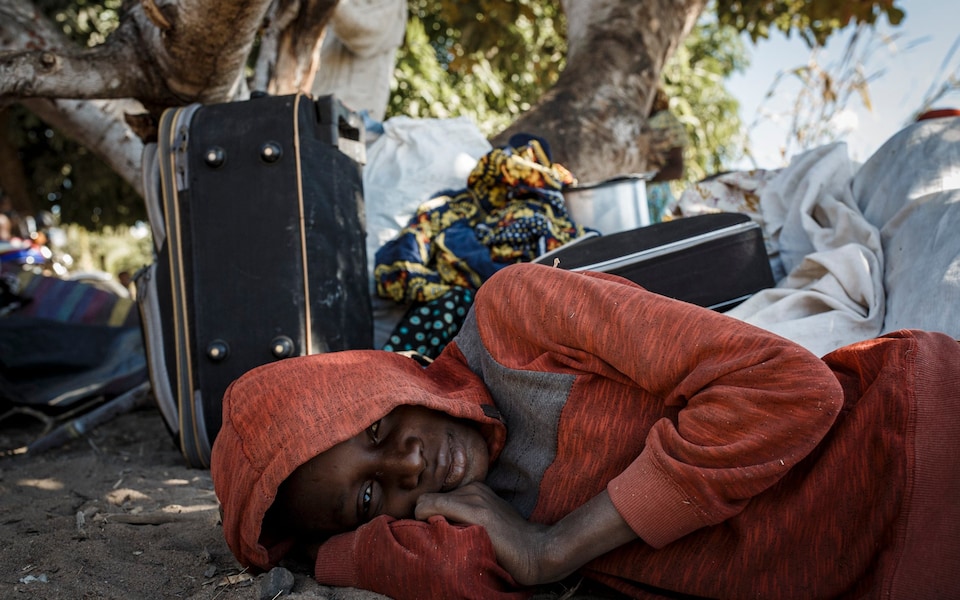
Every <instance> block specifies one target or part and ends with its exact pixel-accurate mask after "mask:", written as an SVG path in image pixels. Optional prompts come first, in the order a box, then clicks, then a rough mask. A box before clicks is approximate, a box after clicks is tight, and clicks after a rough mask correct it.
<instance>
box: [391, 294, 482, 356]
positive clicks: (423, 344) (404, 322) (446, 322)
mask: <svg viewBox="0 0 960 600" xmlns="http://www.w3.org/2000/svg"><path fill="white" fill-rule="evenodd" d="M472 304H473V290H470V289H467V288H462V287H453V288H451V289H450V290H449V291H448V292H447V293H445V294H443V295H442V296H441V297H439V298H437V299H436V300H431V301H429V302H421V303H416V304H414V305H412V306H411V307H410V309H409V310H408V311H407V313H406V314H405V315H404V316H403V318H402V319H401V320H400V322H399V323H397V326H396V327H394V329H393V332H392V333H391V334H390V338H389V339H388V340H387V343H386V344H384V346H383V349H384V350H389V351H391V352H411V351H412V352H416V353H417V354H421V355H423V356H426V357H428V358H436V357H437V356H438V355H439V354H440V351H441V350H443V348H444V347H445V346H446V345H447V343H448V342H449V341H450V340H452V339H453V336H455V335H456V334H457V331H459V330H460V326H461V325H463V320H464V319H465V318H466V317H467V311H469V310H470V306H471V305H472Z"/></svg>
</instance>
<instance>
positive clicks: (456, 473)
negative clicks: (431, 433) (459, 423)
mask: <svg viewBox="0 0 960 600" xmlns="http://www.w3.org/2000/svg"><path fill="white" fill-rule="evenodd" d="M449 442H450V443H449V446H448V448H447V449H448V458H449V459H450V462H449V464H448V465H447V473H446V475H445V476H444V478H443V484H442V485H441V486H440V491H441V492H449V491H450V490H454V489H456V488H458V487H460V483H461V482H462V481H463V476H464V474H465V473H466V471H467V456H466V453H465V452H464V450H463V446H461V445H460V444H458V443H456V442H455V440H453V439H452V438H450V439H449Z"/></svg>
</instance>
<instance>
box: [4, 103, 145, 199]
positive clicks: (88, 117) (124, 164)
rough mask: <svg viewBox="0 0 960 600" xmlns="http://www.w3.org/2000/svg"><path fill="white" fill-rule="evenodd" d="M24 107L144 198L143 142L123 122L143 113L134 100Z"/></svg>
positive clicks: (43, 104)
mask: <svg viewBox="0 0 960 600" xmlns="http://www.w3.org/2000/svg"><path fill="white" fill-rule="evenodd" d="M23 105H24V106H25V107H27V109H29V110H30V111H31V112H33V113H34V114H36V115H37V116H38V117H40V118H41V119H43V121H44V122H45V123H47V124H48V125H50V126H51V127H53V128H55V129H57V130H58V131H60V132H61V133H63V134H64V135H66V136H67V137H69V138H71V139H73V140H75V141H77V142H78V143H80V144H82V145H83V146H85V147H86V148H87V149H88V150H90V151H91V152H92V153H93V154H95V155H96V156H97V157H99V158H100V159H101V160H102V161H103V162H105V163H106V164H107V166H109V167H110V168H111V169H113V170H114V171H116V172H117V173H118V174H119V175H120V177H122V178H123V179H124V180H125V181H126V182H127V183H129V184H130V185H131V186H133V188H134V189H135V190H137V192H138V193H139V194H140V195H141V196H142V195H143V181H142V179H141V177H140V161H141V157H142V155H143V142H142V141H141V140H140V138H139V137H137V136H136V135H135V134H134V133H133V131H132V130H131V129H130V128H129V127H128V126H127V125H126V123H125V122H124V116H125V115H126V114H136V113H139V112H143V110H144V109H143V106H141V105H140V103H138V102H136V101H133V100H79V101H77V100H51V99H47V98H33V99H30V100H25V101H24V102H23Z"/></svg>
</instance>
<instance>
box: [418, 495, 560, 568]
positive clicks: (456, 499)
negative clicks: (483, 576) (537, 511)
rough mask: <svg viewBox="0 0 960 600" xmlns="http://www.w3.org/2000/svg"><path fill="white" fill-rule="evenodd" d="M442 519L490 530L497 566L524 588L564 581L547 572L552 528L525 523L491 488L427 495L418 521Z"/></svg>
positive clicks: (420, 499)
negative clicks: (548, 539) (548, 544)
mask: <svg viewBox="0 0 960 600" xmlns="http://www.w3.org/2000/svg"><path fill="white" fill-rule="evenodd" d="M434 515H441V516H443V517H446V518H447V519H448V520H450V521H453V522H456V523H466V524H469V525H480V526H481V527H483V528H485V529H486V530H487V534H488V535H489V536H490V541H491V542H493V547H494V550H495V551H496V553H497V562H498V563H500V566H502V567H503V568H504V569H506V570H507V571H508V572H509V573H510V575H511V576H512V577H513V579H514V580H515V581H516V582H517V583H519V584H520V585H537V584H540V583H547V582H550V581H556V580H557V579H562V578H563V577H564V576H565V575H566V574H565V573H564V574H561V575H560V576H559V577H557V576H556V575H555V574H553V573H549V572H547V571H549V569H548V568H546V565H547V563H548V562H549V561H548V560H547V556H546V549H547V548H548V546H547V543H546V541H547V537H548V532H549V527H547V526H546V525H538V524H535V523H530V522H528V521H526V520H524V518H523V517H521V516H520V514H519V513H517V511H516V510H514V508H513V507H512V506H510V505H509V504H507V502H506V501H504V500H503V499H502V498H500V497H499V496H497V495H496V494H495V493H493V490H491V489H490V488H489V487H487V486H486V485H484V484H482V483H478V482H474V483H470V484H467V485H465V486H463V487H461V488H458V489H455V490H452V491H449V492H446V493H442V494H423V495H421V496H420V498H419V499H418V500H417V507H416V517H417V519H420V520H426V519H427V518H429V517H432V516H434Z"/></svg>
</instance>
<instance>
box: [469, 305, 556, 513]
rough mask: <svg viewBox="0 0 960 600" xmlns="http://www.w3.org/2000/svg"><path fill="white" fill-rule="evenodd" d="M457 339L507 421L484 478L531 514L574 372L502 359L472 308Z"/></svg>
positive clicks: (553, 450)
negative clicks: (512, 364)
mask: <svg viewBox="0 0 960 600" xmlns="http://www.w3.org/2000/svg"><path fill="white" fill-rule="evenodd" d="M456 342H457V346H458V347H459V348H460V351H461V352H463V354H464V356H465V357H466V358H467V363H468V364H469V366H470V368H471V369H472V370H473V371H474V372H475V373H477V374H478V375H479V376H480V377H481V378H482V379H483V380H484V382H485V383H486V384H487V388H488V389H489V390H490V395H491V396H493V400H494V402H495V403H496V405H497V408H498V409H499V410H500V414H501V416H502V418H503V422H504V423H505V424H506V427H507V442H506V445H505V446H504V448H503V452H502V453H501V454H500V457H499V458H498V459H497V461H496V463H494V464H493V465H492V467H491V469H490V473H489V474H488V475H487V480H486V484H487V485H489V486H490V487H491V488H492V489H493V491H495V492H496V493H497V495H499V496H500V497H501V498H504V499H505V500H507V502H509V503H510V504H511V505H512V506H513V507H514V508H516V509H517V510H518V511H519V512H520V514H521V515H523V517H524V518H529V517H530V515H531V514H532V513H533V509H534V508H535V507H536V505H537V500H538V497H539V488H540V481H541V480H542V479H543V474H544V472H545V471H546V470H547V467H549V466H550V465H551V464H552V463H553V461H554V459H556V456H557V429H558V426H559V422H560V412H561V411H562V410H563V406H564V405H565V404H566V402H567V397H568V396H569V394H570V388H571V386H572V385H573V381H574V376H573V375H569V374H564V373H542V372H539V371H523V370H518V369H510V368H507V367H505V366H503V365H501V364H500V363H498V362H497V361H496V360H494V358H493V357H492V356H491V355H490V353H489V352H488V351H487V349H486V348H485V347H484V346H483V342H482V341H481V340H480V334H479V332H478V330H477V324H476V320H475V318H474V314H473V312H472V311H471V312H470V314H469V315H468V316H467V319H466V321H465V322H464V324H463V326H462V327H461V329H460V332H459V334H458V336H457V339H456Z"/></svg>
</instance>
